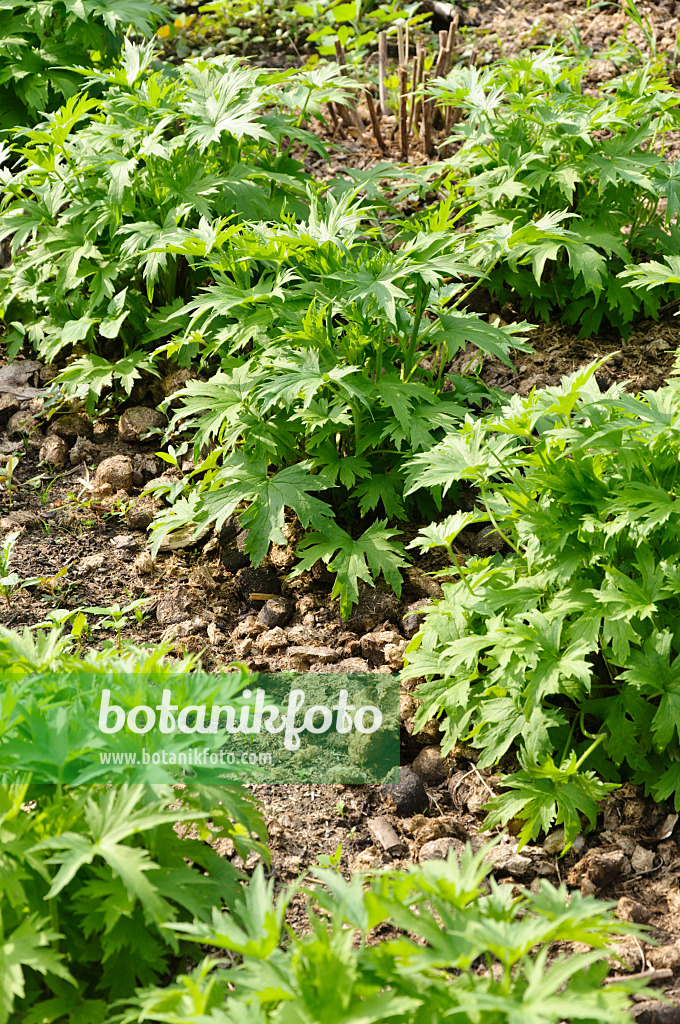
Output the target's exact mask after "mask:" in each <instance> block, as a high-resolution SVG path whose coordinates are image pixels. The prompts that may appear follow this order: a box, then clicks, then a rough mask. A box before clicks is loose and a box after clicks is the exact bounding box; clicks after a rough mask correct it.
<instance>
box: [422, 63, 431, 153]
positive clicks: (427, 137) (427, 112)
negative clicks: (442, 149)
mask: <svg viewBox="0 0 680 1024" xmlns="http://www.w3.org/2000/svg"><path fill="white" fill-rule="evenodd" d="M429 81H430V76H429V75H427V74H426V75H423V148H424V150H425V155H426V156H432V155H433V153H434V146H433V145H432V100H431V99H428V97H427V95H426V93H425V90H426V89H427V86H428V83H429Z"/></svg>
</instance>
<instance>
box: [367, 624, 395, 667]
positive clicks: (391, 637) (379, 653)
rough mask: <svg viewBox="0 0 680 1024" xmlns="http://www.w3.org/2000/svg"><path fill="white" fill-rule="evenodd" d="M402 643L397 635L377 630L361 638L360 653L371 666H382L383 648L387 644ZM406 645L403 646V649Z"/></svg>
mask: <svg viewBox="0 0 680 1024" xmlns="http://www.w3.org/2000/svg"><path fill="white" fill-rule="evenodd" d="M402 643H404V642H403V640H402V638H401V637H400V636H399V634H398V633H395V632H393V631H392V630H386V629H383V630H378V631H377V632H375V633H366V634H364V636H362V638H361V653H362V655H363V657H364V658H365V659H366V661H368V662H369V663H370V664H372V665H384V664H385V661H386V658H385V648H386V647H387V645H388V644H402ZM405 646H406V645H405V644H404V647H405Z"/></svg>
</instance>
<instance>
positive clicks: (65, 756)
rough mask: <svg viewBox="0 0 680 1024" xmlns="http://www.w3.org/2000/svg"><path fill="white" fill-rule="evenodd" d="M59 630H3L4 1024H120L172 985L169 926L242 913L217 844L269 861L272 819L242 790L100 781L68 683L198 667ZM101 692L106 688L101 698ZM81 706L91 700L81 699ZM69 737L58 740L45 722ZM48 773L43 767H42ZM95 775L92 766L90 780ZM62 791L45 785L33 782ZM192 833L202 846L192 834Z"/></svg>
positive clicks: (171, 677) (0, 922) (0, 997)
mask: <svg viewBox="0 0 680 1024" xmlns="http://www.w3.org/2000/svg"><path fill="white" fill-rule="evenodd" d="M69 647H70V641H69V640H68V639H67V638H64V637H62V636H61V635H60V634H59V632H58V631H54V630H53V631H51V632H47V633H43V632H40V631H38V632H37V633H35V634H32V633H31V632H30V631H29V630H25V631H24V633H23V634H20V633H13V632H11V631H9V630H6V629H2V630H0V678H1V679H2V692H1V693H0V737H1V741H0V757H1V758H2V762H3V765H4V766H6V765H8V764H10V762H11V760H12V758H18V764H19V765H20V766H22V767H23V773H22V774H21V776H20V778H19V779H18V778H17V772H16V770H12V772H11V778H8V777H7V776H6V775H5V774H4V770H2V771H0V979H2V984H1V985H0V1024H8V1022H9V1021H14V1020H17V1019H19V1018H18V1016H17V1015H18V1014H21V1020H23V1021H25V1022H26V1024H30V1022H34V1024H38V1022H40V1024H47V1022H53V1021H54V1022H57V1021H58V1022H59V1024H63V1022H65V1021H69V1022H74V1021H78V1020H87V1021H88V1022H89V1024H99V1022H102V1024H103V1022H104V1021H107V1020H109V1010H110V1006H111V1003H112V1001H114V1000H115V999H118V998H124V997H126V996H130V995H132V993H133V992H134V989H135V986H137V985H140V984H150V983H153V982H155V981H157V980H161V979H162V978H163V977H164V976H166V975H167V972H168V971H169V970H170V969H171V967H174V966H175V965H176V964H177V963H181V962H182V958H183V957H185V956H186V955H187V946H186V944H185V943H184V941H183V940H182V939H181V938H180V937H179V936H178V935H177V934H174V933H173V932H171V931H169V930H168V928H167V927H166V925H168V924H169V923H173V924H174V923H178V922H182V921H185V922H188V921H194V922H197V921H204V922H205V923H206V924H207V923H208V922H209V921H210V917H211V913H212V910H213V908H214V907H215V906H219V905H221V904H222V902H223V901H224V903H225V905H226V906H228V907H230V908H232V909H234V910H236V899H237V896H238V892H239V888H240V887H239V884H238V883H239V877H240V875H239V872H238V871H237V870H236V869H235V868H234V867H233V865H232V864H231V863H230V862H229V861H228V860H227V859H225V858H223V857H221V856H219V854H218V853H216V852H215V851H214V850H213V849H212V847H211V846H210V844H209V842H207V841H206V840H209V839H210V838H211V837H212V836H213V835H215V833H217V835H218V836H219V837H223V836H226V837H230V838H231V839H233V841H234V843H235V845H236V848H237V850H238V851H239V852H240V853H241V854H242V855H243V857H244V859H245V857H246V856H247V855H248V852H249V851H250V850H251V849H252V848H257V849H258V850H260V852H262V853H263V854H264V855H265V856H266V850H265V849H264V848H263V847H262V846H261V845H260V844H259V843H257V842H256V840H255V838H254V836H253V833H255V832H257V833H259V834H264V825H263V822H262V818H261V816H260V814H259V812H258V810H257V808H256V806H255V805H254V804H253V802H252V801H251V800H250V799H249V798H248V797H247V796H246V794H245V793H244V792H243V791H242V790H241V789H240V787H238V786H236V785H234V784H228V785H227V784H225V785H219V786H215V785H212V786H211V785H197V786H192V787H191V788H190V789H183V790H182V791H181V792H178V791H177V789H176V788H174V786H172V785H170V784H167V785H158V786H151V785H121V784H114V785H108V784H107V782H106V779H105V778H104V779H101V769H99V778H100V779H101V781H99V782H97V781H96V778H95V777H94V775H95V773H94V772H93V762H92V761H89V762H86V761H85V760H84V759H83V757H82V753H83V752H82V751H81V750H80V749H79V747H78V742H77V738H78V725H79V723H78V719H77V716H74V715H73V714H71V715H69V714H68V713H67V709H68V708H71V709H73V708H74V707H76V706H77V699H78V697H79V694H77V693H74V692H72V691H66V690H65V686H64V682H63V678H62V682H61V683H59V672H60V671H62V672H63V671H65V670H67V669H69V670H70V671H71V672H80V673H82V674H84V675H87V677H88V680H89V683H90V684H92V683H93V682H96V680H97V679H99V680H102V679H107V680H109V681H112V682H113V683H114V685H115V679H116V673H118V672H125V673H130V672H132V673H140V674H142V675H143V674H145V673H152V674H154V675H156V676H159V677H163V678H165V679H166V680H168V681H169V682H170V683H172V682H173V681H174V682H179V681H181V680H182V678H184V679H185V681H186V678H187V673H188V672H189V671H190V670H191V669H192V668H193V667H194V663H193V662H192V661H191V660H186V661H185V662H184V663H183V664H182V663H180V664H177V663H175V664H169V663H165V662H164V661H163V659H162V657H161V654H160V652H154V653H153V654H149V653H148V652H146V651H143V650H141V649H131V650H128V651H127V652H125V653H124V654H123V655H122V656H118V655H114V654H112V653H108V654H104V653H101V652H94V653H92V654H89V655H88V656H87V657H86V658H85V659H84V661H81V659H79V658H76V657H74V656H72V655H70V654H69ZM94 689H95V690H96V686H95V687H94ZM80 696H82V695H80ZM48 707H50V708H51V709H52V710H55V709H56V710H57V711H58V710H59V709H61V712H62V713H61V717H59V716H57V718H56V719H55V718H54V717H52V718H51V719H50V723H52V724H53V723H54V722H55V721H56V722H58V723H60V724H61V728H60V729H55V730H54V731H52V732H49V728H48V725H47V721H48V720H47V717H46V710H47V708H48ZM38 761H39V763H38ZM87 765H89V778H88V770H87ZM36 768H39V775H40V778H47V777H49V776H50V775H52V776H53V777H54V783H53V784H49V783H44V784H42V783H41V784H38V783H34V782H32V779H31V774H30V773H31V772H32V771H35V770H36ZM191 826H192V827H193V837H192V838H187V837H186V835H185V833H186V831H187V829H188V828H189V827H191Z"/></svg>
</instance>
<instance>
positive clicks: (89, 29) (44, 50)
mask: <svg viewBox="0 0 680 1024" xmlns="http://www.w3.org/2000/svg"><path fill="white" fill-rule="evenodd" d="M164 11H165V7H164V5H163V4H162V3H159V0H122V2H121V0H39V2H35V0H0V129H2V130H3V131H7V130H8V129H12V128H14V127H18V128H19V129H20V130H23V129H24V128H26V127H30V126H31V125H34V124H35V123H36V122H37V121H39V120H41V118H42V117H43V115H44V112H45V111H46V110H54V109H55V108H56V107H58V106H60V105H61V104H62V103H63V102H64V100H67V99H70V97H72V96H74V95H75V93H77V92H78V89H79V88H80V76H79V75H78V72H77V71H75V70H73V69H74V68H75V67H77V66H82V65H85V66H89V65H90V63H91V62H92V61H93V60H94V61H95V62H97V61H98V60H101V61H106V60H111V59H112V58H113V57H115V56H117V55H118V54H119V53H120V51H121V49H122V47H123V40H124V37H125V34H126V32H127V31H128V30H130V29H131V30H132V31H134V32H135V33H136V34H137V35H142V36H147V37H148V36H150V35H151V34H152V32H153V30H154V28H155V26H156V25H157V24H158V23H159V21H161V20H162V18H163V16H164Z"/></svg>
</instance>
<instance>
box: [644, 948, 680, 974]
mask: <svg viewBox="0 0 680 1024" xmlns="http://www.w3.org/2000/svg"><path fill="white" fill-rule="evenodd" d="M645 955H646V957H647V961H648V963H649V964H650V966H651V967H654V968H655V970H657V971H662V970H663V969H664V968H666V969H667V970H671V971H673V973H675V972H676V971H678V970H680V947H679V946H678V944H677V943H675V942H673V943H669V944H668V945H667V946H657V947H656V948H653V947H652V948H651V949H648V950H646V954H645Z"/></svg>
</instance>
